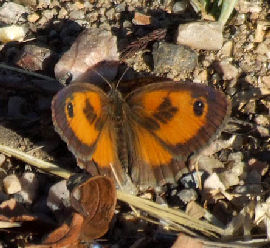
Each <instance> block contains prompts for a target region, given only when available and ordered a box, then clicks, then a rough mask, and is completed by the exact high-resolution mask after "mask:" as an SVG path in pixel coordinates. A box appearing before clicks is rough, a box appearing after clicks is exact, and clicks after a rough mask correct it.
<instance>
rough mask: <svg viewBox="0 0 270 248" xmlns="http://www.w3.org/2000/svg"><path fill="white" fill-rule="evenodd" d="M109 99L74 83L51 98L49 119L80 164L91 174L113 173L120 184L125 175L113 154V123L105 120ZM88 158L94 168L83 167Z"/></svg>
mask: <svg viewBox="0 0 270 248" xmlns="http://www.w3.org/2000/svg"><path fill="white" fill-rule="evenodd" d="M109 101H110V99H109V97H108V96H107V95H106V94H105V93H104V92H103V91H102V90H101V89H99V88H98V87H96V86H94V85H92V84H88V83H74V84H71V85H70V86H68V87H66V88H64V89H62V90H61V91H59V92H58V93H57V95H56V96H55V97H54V98H53V101H52V119H53V123H54V126H55V129H56V131H57V132H58V133H59V134H60V136H61V137H62V139H63V140H64V141H65V142H66V143H67V145H68V148H69V149H70V150H71V151H72V153H73V154H74V155H75V156H76V158H77V160H78V162H79V164H80V165H83V166H85V167H86V169H87V170H89V171H90V172H92V173H93V174H101V175H109V176H113V175H114V173H116V174H115V175H114V176H116V177H117V179H118V180H119V182H120V183H123V181H125V174H124V172H123V169H122V166H121V163H120V162H119V160H118V157H117V144H116V134H115V128H114V123H112V122H111V121H109V118H110V115H109V111H110V110H109V107H110V104H109ZM92 159H93V161H94V164H95V165H97V166H96V168H94V167H92V168H87V167H88V166H89V164H90V161H92ZM91 166H93V165H91ZM112 170H113V171H112Z"/></svg>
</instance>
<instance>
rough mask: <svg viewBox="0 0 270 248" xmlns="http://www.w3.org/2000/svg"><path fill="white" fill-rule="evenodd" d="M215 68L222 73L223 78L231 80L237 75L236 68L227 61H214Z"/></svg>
mask: <svg viewBox="0 0 270 248" xmlns="http://www.w3.org/2000/svg"><path fill="white" fill-rule="evenodd" d="M215 68H216V70H217V71H218V72H219V73H221V74H222V79H223V80H233V79H236V78H237V77H238V75H239V71H238V69H237V68H236V67H235V66H234V65H232V64H231V63H229V62H227V61H220V62H218V63H215Z"/></svg>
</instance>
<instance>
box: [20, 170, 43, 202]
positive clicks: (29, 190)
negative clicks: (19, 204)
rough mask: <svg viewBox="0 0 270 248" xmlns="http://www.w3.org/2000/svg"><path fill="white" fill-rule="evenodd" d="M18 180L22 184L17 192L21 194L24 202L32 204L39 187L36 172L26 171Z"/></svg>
mask: <svg viewBox="0 0 270 248" xmlns="http://www.w3.org/2000/svg"><path fill="white" fill-rule="evenodd" d="M20 182H21V185H22V190H21V191H20V192H18V193H17V194H18V195H20V196H21V198H22V200H23V202H24V203H28V204H32V203H33V201H35V198H36V194H37V191H38V187H39V181H38V179H37V176H36V174H35V173H32V172H26V173H24V174H23V175H22V176H21V178H20Z"/></svg>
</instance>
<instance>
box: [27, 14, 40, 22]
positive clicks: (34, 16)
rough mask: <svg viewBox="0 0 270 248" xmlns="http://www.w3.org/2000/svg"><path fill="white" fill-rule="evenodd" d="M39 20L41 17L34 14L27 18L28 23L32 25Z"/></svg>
mask: <svg viewBox="0 0 270 248" xmlns="http://www.w3.org/2000/svg"><path fill="white" fill-rule="evenodd" d="M38 19H39V15H38V14H37V13H33V14H31V15H28V16H27V21H29V22H32V23H34V22H36V21H37V20H38Z"/></svg>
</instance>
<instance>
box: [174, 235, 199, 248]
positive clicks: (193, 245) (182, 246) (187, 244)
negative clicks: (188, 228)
mask: <svg viewBox="0 0 270 248" xmlns="http://www.w3.org/2000/svg"><path fill="white" fill-rule="evenodd" d="M171 248H203V242H202V241H200V240H198V239H196V238H192V237H190V236H187V235H185V234H182V233H180V234H179V236H178V238H177V240H176V241H175V243H174V244H173V246H172V247H171Z"/></svg>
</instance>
